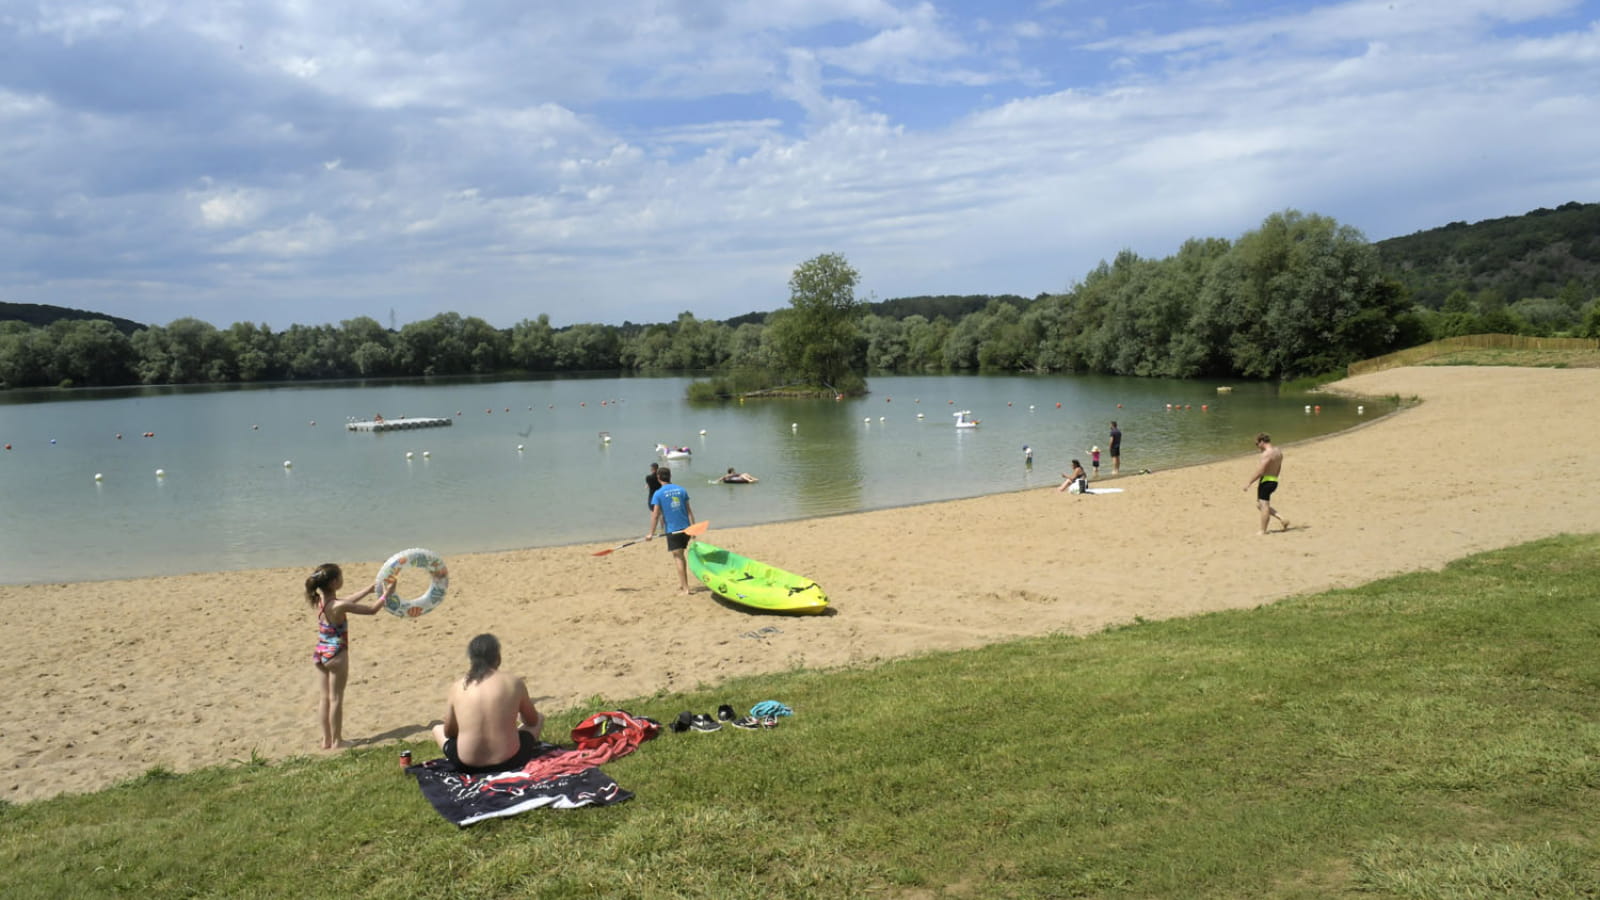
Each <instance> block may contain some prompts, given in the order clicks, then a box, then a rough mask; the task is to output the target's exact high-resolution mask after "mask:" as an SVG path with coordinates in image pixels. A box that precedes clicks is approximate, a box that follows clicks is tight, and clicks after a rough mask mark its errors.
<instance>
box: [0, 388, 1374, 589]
mask: <svg viewBox="0 0 1600 900" xmlns="http://www.w3.org/2000/svg"><path fill="white" fill-rule="evenodd" d="M689 381H690V379H688V378H595V379H560V380H545V381H515V382H454V383H427V384H420V383H416V382H406V383H403V384H361V385H353V384H340V385H331V386H330V385H321V386H293V387H290V386H283V387H271V388H239V389H177V388H161V389H151V388H145V389H127V390H107V391H99V392H88V391H77V392H71V393H62V392H54V391H46V392H18V391H13V392H9V393H0V444H7V443H9V444H10V445H11V446H12V449H11V450H9V451H3V452H0V509H3V510H4V513H5V515H6V518H7V520H8V521H7V523H6V526H5V528H4V529H3V530H0V582H6V583H19V582H29V583H31V582H48V581H81V580H97V579H106V578H123V577H133V576H142V575H156V574H171V573H180V572H192V571H217V570H227V569H238V568H254V567H266V566H310V565H314V564H315V563H318V562H322V561H324V560H334V561H345V560H360V559H379V558H383V557H386V556H388V555H389V554H390V553H393V552H394V551H396V550H401V549H404V548H406V547H412V546H424V547H429V548H431V549H433V550H436V551H438V552H440V553H442V554H445V555H446V556H448V555H450V554H453V553H463V552H467V551H480V550H494V549H505V548H515V547H531V546H550V545H560V544H572V543H579V542H590V541H597V542H610V541H618V542H620V541H621V540H624V539H628V538H631V537H636V536H638V535H640V534H643V533H644V531H645V528H646V526H647V524H648V522H649V514H648V512H647V510H646V508H645V488H644V473H645V471H646V469H647V468H648V466H649V463H650V462H652V461H654V460H655V459H656V456H655V450H654V448H655V445H656V444H657V443H665V444H669V445H673V446H678V445H684V446H688V447H691V448H692V449H693V451H694V455H693V457H692V459H691V460H689V461H687V462H685V461H676V460H675V461H673V463H672V466H673V469H674V470H675V472H676V473H677V474H678V476H679V477H678V478H677V479H676V480H677V481H678V483H679V484H682V485H684V486H685V487H687V488H688V490H689V492H690V495H691V497H692V502H693V504H694V509H695V513H696V514H697V516H698V517H699V518H702V519H711V520H713V521H714V522H715V524H716V525H718V526H724V527H726V526H734V525H746V524H754V523H759V522H770V521H779V520H789V519H798V518H807V517H812V516H824V515H833V514H837V513H845V512H853V511H858V510H864V509H875V508H882V507H889V506H902V505H908V504H914V503H924V502H929V501H934V500H947V499H953V498H957V497H970V496H976V495H980V494H993V493H999V492H1005V491H1014V490H1020V489H1023V488H1029V487H1042V486H1045V485H1054V484H1057V483H1059V478H1058V477H1057V475H1058V473H1060V472H1061V471H1062V469H1063V468H1064V467H1066V466H1067V465H1068V463H1069V460H1070V459H1071V458H1073V457H1077V458H1080V459H1082V460H1083V462H1084V466H1085V468H1087V467H1088V465H1089V454H1088V452H1087V450H1088V448H1089V447H1090V446H1092V445H1094V444H1099V445H1100V447H1101V449H1102V450H1105V449H1106V445H1107V440H1106V433H1107V431H1108V429H1109V425H1108V423H1109V420H1111V419H1113V418H1114V419H1117V420H1118V421H1119V422H1120V423H1121V426H1122V431H1123V434H1124V438H1123V469H1124V472H1125V473H1126V472H1128V471H1129V470H1132V471H1138V470H1139V469H1144V468H1148V469H1164V468H1170V467H1172V466H1176V465H1183V464H1188V463H1195V462H1201V461H1204V460H1207V459H1214V458H1218V457H1222V456H1236V455H1239V454H1243V453H1247V452H1250V451H1251V450H1252V447H1251V443H1250V438H1251V437H1252V436H1253V435H1254V434H1255V432H1256V431H1259V430H1265V431H1269V432H1271V433H1272V434H1273V436H1274V438H1276V439H1277V440H1278V441H1280V442H1290V441H1294V440H1298V439H1301V438H1305V437H1310V436H1313V435H1317V434H1324V433H1327V432H1331V431H1336V430H1339V429H1342V428H1346V427H1348V426H1350V425H1353V424H1355V423H1356V422H1358V421H1360V420H1361V419H1362V418H1371V417H1374V416H1376V415H1380V414H1382V413H1386V412H1388V411H1390V410H1389V407H1388V405H1387V404H1382V405H1380V404H1377V403H1375V402H1370V401H1368V402H1366V410H1365V415H1364V416H1363V415H1360V414H1358V413H1357V411H1356V403H1355V402H1354V401H1346V400H1342V399H1340V398H1337V397H1330V396H1323V395H1317V396H1315V397H1308V396H1305V395H1296V396H1289V395H1284V396H1279V394H1278V392H1277V391H1276V389H1275V388H1273V387H1271V386H1268V385H1253V384H1238V383H1235V384H1234V391H1233V393H1231V394H1218V393H1217V392H1216V387H1217V383H1216V382H1198V381H1167V380H1152V379H1133V378H1110V377H1069V376H1041V377H1029V376H987V375H986V376H905V377H875V378H872V379H871V388H872V393H871V394H870V395H868V396H867V397H865V398H862V399H855V400H848V401H844V402H830V401H815V400H763V401H759V402H757V401H751V402H747V403H744V404H738V403H731V404H712V405H699V404H691V403H689V402H688V401H686V400H685V399H684V393H685V390H686V388H687V385H688V384H689ZM63 398H70V399H63ZM1119 403H1120V404H1122V407H1121V408H1118V404H1119ZM1169 403H1170V404H1178V405H1189V406H1192V409H1189V410H1186V411H1169V410H1168V409H1167V404H1169ZM1306 403H1317V404H1321V407H1322V409H1321V412H1320V413H1318V414H1309V415H1308V414H1307V413H1306V412H1305V411H1304V406H1305V404H1306ZM1057 404H1059V408H1058V406H1057ZM1202 404H1204V405H1207V406H1209V407H1210V409H1209V410H1207V411H1202V409H1201V406H1202ZM961 409H970V410H971V411H972V415H973V416H974V417H975V418H977V419H979V420H981V422H982V425H981V426H980V427H979V428H977V429H975V430H967V429H956V428H955V427H954V421H955V420H954V417H953V416H952V415H951V413H952V412H953V411H955V410H961ZM458 412H459V413H460V415H459V416H458V415H457V413H458ZM374 413H382V414H383V415H385V416H387V417H390V418H393V417H397V416H401V415H409V416H449V417H451V418H452V419H453V421H454V423H455V424H454V425H453V426H452V427H449V428H436V429H426V430H420V431H405V432H390V433H385V434H361V433H355V432H348V431H346V430H345V428H344V423H345V422H346V420H347V419H350V418H361V419H365V418H370V417H371V416H372V415H373V414H374ZM918 413H921V414H922V415H923V418H922V419H918V418H917V414H918ZM312 422H315V424H314V425H313V424H311V423H312ZM147 431H149V432H154V433H155V437H153V438H145V437H141V435H142V434H143V433H144V432H147ZM702 431H704V434H702V433H701V432H702ZM118 432H120V433H121V434H122V438H121V439H120V440H119V439H117V438H116V436H115V435H116V434H117V433H118ZM600 432H609V433H610V435H611V441H610V442H609V443H605V442H603V441H601V440H600ZM519 444H521V445H523V447H524V449H523V450H522V451H520V452H519V451H518V450H517V446H518V445H519ZM1024 444H1027V445H1030V446H1031V447H1032V448H1033V452H1034V465H1033V466H1032V467H1031V468H1028V467H1026V466H1024V464H1023V454H1022V447H1023V445H1024ZM407 452H410V453H412V454H413V456H412V458H410V459H407V458H406V454H407ZM425 452H426V453H427V454H429V455H427V456H424V453H425ZM286 460H287V461H290V462H292V463H293V465H292V467H289V468H285V467H284V465H283V464H284V462H285V461H286ZM728 466H735V467H737V468H738V469H739V470H740V471H748V472H751V473H754V474H756V475H758V476H760V478H761V482H760V483H759V484H756V485H721V484H717V485H713V484H708V483H707V482H708V480H709V479H712V478H715V477H716V476H718V475H720V474H721V473H722V472H723V471H725V470H726V468H727V467H728ZM157 469H163V470H165V472H166V475H165V477H161V478H158V477H156V475H155V471H156V470H157ZM1103 470H1104V471H1105V472H1106V473H1107V474H1109V472H1110V458H1109V456H1107V457H1106V458H1105V460H1104V464H1103ZM96 473H100V474H101V475H102V478H103V480H101V481H96V480H95V477H94V476H95V474H96ZM1240 477H1241V479H1242V478H1243V473H1241V476H1240Z"/></svg>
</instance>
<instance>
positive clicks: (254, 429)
mask: <svg viewBox="0 0 1600 900" xmlns="http://www.w3.org/2000/svg"><path fill="white" fill-rule="evenodd" d="M250 430H251V431H260V430H261V426H260V425H251V426H250ZM117 437H122V435H120V434H119V435H117Z"/></svg>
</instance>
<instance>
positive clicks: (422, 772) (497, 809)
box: [406, 712, 661, 828]
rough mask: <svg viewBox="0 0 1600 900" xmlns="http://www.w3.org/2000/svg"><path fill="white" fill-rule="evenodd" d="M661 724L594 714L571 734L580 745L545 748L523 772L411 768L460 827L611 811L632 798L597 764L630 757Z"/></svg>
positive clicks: (439, 764)
mask: <svg viewBox="0 0 1600 900" xmlns="http://www.w3.org/2000/svg"><path fill="white" fill-rule="evenodd" d="M660 729H661V726H660V724H659V723H657V722H655V721H653V720H650V719H645V718H635V717H634V716H631V715H629V714H628V713H625V712H604V713H596V714H595V715H593V716H590V717H589V718H587V719H585V720H584V721H583V722H582V723H580V724H579V725H578V726H577V727H576V728H574V729H573V730H572V734H573V739H574V740H575V741H577V743H578V746H577V747H576V748H574V749H564V748H562V747H558V746H556V745H555V744H541V745H540V752H539V754H538V755H537V756H535V757H534V758H533V759H531V760H529V761H528V763H527V764H526V765H524V766H523V767H522V768H520V769H510V770H507V771H504V772H468V771H465V770H463V769H462V768H461V767H460V766H457V765H456V764H455V763H452V762H451V761H450V760H448V759H444V758H442V757H441V758H439V759H430V760H428V761H426V762H424V763H422V764H420V765H415V766H410V767H408V768H407V769H406V771H407V772H408V773H410V774H411V775H413V776H415V777H416V779H417V786H418V787H419V788H421V790H422V796H424V797H426V798H427V800H428V802H429V803H430V804H432V805H433V808H434V810H435V811H436V812H438V813H439V815H441V816H443V817H444V818H445V819H447V820H449V821H451V822H453V823H455V824H456V825H457V826H459V827H461V828H465V827H467V826H468V825H473V824H476V823H478V822H482V821H483V820H485V819H498V818H505V817H506V816H514V815H517V814H518V813H523V812H527V811H528V810H530V809H544V808H549V809H581V808H583V807H585V806H610V805H612V804H613V803H622V802H624V801H626V800H630V799H632V797H633V792H632V791H627V790H624V789H623V788H622V787H621V786H619V785H618V784H617V783H616V782H615V781H614V780H612V779H611V777H610V776H608V775H606V774H605V773H604V772H602V771H600V767H599V765H598V764H599V763H602V762H609V761H610V760H613V759H616V758H618V757H620V756H626V755H627V754H629V753H632V752H633V751H634V750H636V749H638V747H639V745H640V744H642V743H644V742H645V741H648V740H650V739H651V738H654V737H655V736H656V735H657V734H658V733H659V732H660Z"/></svg>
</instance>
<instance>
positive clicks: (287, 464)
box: [283, 459, 294, 469]
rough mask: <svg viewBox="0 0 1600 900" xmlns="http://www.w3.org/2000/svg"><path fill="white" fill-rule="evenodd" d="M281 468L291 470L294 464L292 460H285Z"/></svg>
mask: <svg viewBox="0 0 1600 900" xmlns="http://www.w3.org/2000/svg"><path fill="white" fill-rule="evenodd" d="M283 467H284V468H285V469H292V468H294V462H293V461H292V460H287V459H286V460H284V461H283Z"/></svg>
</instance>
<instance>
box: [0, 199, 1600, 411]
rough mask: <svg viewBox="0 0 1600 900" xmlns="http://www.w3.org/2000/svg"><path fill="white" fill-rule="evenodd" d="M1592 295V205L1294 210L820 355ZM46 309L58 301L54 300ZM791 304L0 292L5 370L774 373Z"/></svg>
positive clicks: (1035, 344) (1556, 305) (1422, 321)
mask: <svg viewBox="0 0 1600 900" xmlns="http://www.w3.org/2000/svg"><path fill="white" fill-rule="evenodd" d="M819 261H831V262H833V263H836V264H837V265H838V266H839V267H841V268H839V269H838V270H837V271H842V272H846V273H848V274H849V275H850V276H851V278H853V277H854V272H853V270H850V269H849V267H848V263H847V262H845V261H844V259H843V258H842V257H837V258H835V256H834V255H832V254H829V255H825V256H824V257H819V258H818V260H813V261H811V262H810V263H806V264H803V265H802V266H801V267H800V268H798V269H797V270H796V273H797V276H799V275H801V274H802V273H804V272H805V271H806V267H807V266H810V265H812V264H814V263H817V262H819ZM792 286H793V285H792ZM1597 295H1600V204H1579V203H1569V204H1566V205H1563V206H1561V207H1559V208H1557V209H1554V210H1545V209H1540V210H1535V211H1533V212H1531V213H1528V214H1526V215H1523V216H1516V217H1510V218H1504V219H1493V220H1488V221H1485V222H1479V223H1476V224H1473V225H1466V224H1463V223H1459V222H1457V223H1451V224H1449V225H1446V226H1444V227H1442V228H1437V229H1433V230H1430V231H1424V232H1418V233H1417V234H1413V235H1409V236H1406V237H1400V238H1393V239H1390V240H1386V241H1381V242H1378V243H1376V244H1373V243H1369V242H1368V241H1367V240H1366V239H1365V237H1364V236H1362V235H1361V233H1360V232H1359V231H1357V230H1355V229H1354V228H1351V227H1349V226H1345V225H1340V224H1339V223H1337V222H1335V221H1334V220H1332V219H1330V218H1328V217H1325V216H1320V215H1316V214H1304V213H1300V212H1297V211H1294V210H1288V211H1285V212H1281V213H1274V214H1272V215H1271V216H1268V217H1267V218H1266V220H1265V221H1263V222H1262V224H1261V226H1260V227H1259V228H1257V229H1255V230H1253V231H1250V232H1247V233H1245V234H1244V235H1241V236H1240V237H1239V238H1238V239H1236V240H1232V241H1229V240H1226V239H1223V238H1193V239H1190V240H1189V241H1187V242H1186V243H1185V244H1184V245H1183V246H1182V247H1181V248H1180V249H1179V250H1178V252H1177V253H1175V254H1173V255H1171V256H1168V257H1165V258H1162V259H1148V258H1143V257H1140V256H1138V255H1137V254H1135V253H1132V252H1131V251H1123V252H1121V253H1119V254H1117V255H1116V256H1115V257H1114V258H1113V259H1111V260H1110V261H1106V262H1102V263H1101V264H1100V265H1098V266H1096V267H1095V268H1094V269H1093V270H1092V271H1090V272H1088V273H1087V274H1086V275H1084V276H1083V278H1082V280H1081V281H1078V282H1076V283H1074V284H1072V285H1071V286H1070V287H1069V288H1068V289H1067V290H1066V291H1063V292H1061V293H1056V294H1041V295H1039V296H1038V297H1034V298H1031V299H1029V298H1024V297H1018V296H1012V295H1006V296H932V297H906V298H898V299H893V300H885V301H877V302H860V303H856V302H854V301H853V300H852V301H851V302H850V303H848V304H847V305H848V307H849V310H850V319H849V322H848V323H846V325H845V326H843V327H844V331H842V332H840V333H839V334H838V335H837V336H836V340H834V341H832V342H830V354H831V356H830V360H829V361H828V362H827V364H828V365H830V366H834V365H843V366H844V367H845V368H847V369H848V370H850V371H854V372H871V371H882V372H924V371H963V370H967V371H973V370H986V371H1028V372H1098V373H1108V374H1117V375H1145V376H1171V377H1180V378H1187V377H1197V376H1219V377H1245V378H1262V379H1287V378H1294V377H1299V376H1302V375H1315V374H1321V373H1325V372H1330V371H1334V370H1336V369H1338V368H1339V367H1341V366H1343V365H1346V364H1348V363H1350V362H1352V361H1355V360H1358V359H1364V358H1367V357H1371V356H1376V355H1379V354H1382V353H1385V352H1388V351H1390V350H1395V349H1399V348H1402V347H1407V346H1411V345H1413V344H1417V343H1421V342H1424V341H1427V340H1430V339H1433V338H1436V337H1445V336H1450V335H1456V334H1469V333H1480V332H1505V333H1521V334H1578V335H1588V336H1596V335H1600V310H1597V308H1596V297H1597ZM797 296H800V294H797ZM796 303H797V307H798V305H799V301H798V300H797V301H796ZM41 310H42V311H44V312H43V313H41ZM51 310H58V311H60V313H61V314H59V315H55V316H54V317H53V318H49V316H50V311H51ZM22 312H25V313H26V315H20V314H17V313H22ZM796 312H797V311H796V310H776V311H773V312H770V313H751V314H749V315H745V316H740V317H737V318H734V319H730V320H727V321H720V322H719V321H711V320H701V319H697V318H696V317H695V316H694V315H692V314H691V313H688V312H684V313H681V314H680V315H679V316H678V317H677V319H676V320H674V321H672V322H664V323H656V324H635V323H632V322H627V323H624V324H623V325H621V326H615V325H601V324H577V325H571V326H567V327H561V328H557V327H554V326H552V325H551V324H550V319H549V316H548V315H539V316H537V317H535V318H532V319H523V320H522V321H520V322H517V323H516V324H515V325H513V326H511V327H510V328H503V329H502V328H495V327H493V326H491V325H490V324H489V323H487V322H485V321H484V320H482V319H479V318H477V317H473V316H461V315H459V314H457V313H454V312H446V313H440V314H439V315H436V316H434V317H432V318H430V319H426V320H423V321H419V322H411V323H409V324H406V325H404V326H403V327H401V328H399V329H397V330H396V329H390V328H386V327H384V326H383V325H382V324H380V323H379V322H378V321H376V320H375V319H372V318H369V317H365V316H362V317H357V318H353V319H347V320H345V321H342V322H340V323H338V324H337V325H332V324H325V325H292V326H290V327H289V328H288V329H286V330H283V331H273V330H272V329H270V328H268V327H267V326H265V325H261V324H255V323H250V322H238V323H234V324H233V325H231V326H229V327H227V328H217V327H215V326H213V325H211V324H209V323H207V322H203V321H201V320H199V319H193V318H184V319H178V320H177V321H174V322H171V323H169V324H167V325H164V326H163V325H148V326H140V325H138V323H132V322H129V321H128V320H125V319H114V318H112V317H107V316H97V315H95V314H93V313H85V312H83V311H79V310H62V309H61V308H59V307H54V308H52V307H39V306H35V305H31V304H0V384H3V385H4V386H6V387H27V386H51V385H64V386H71V385H116V384H138V383H142V384H180V383H206V382H260V381H282V380H304V379H330V378H352V377H391V376H430V375H456V374H499V373H524V372H525V373H538V372H577V371H619V370H621V371H665V370H712V371H722V372H729V373H735V372H741V371H742V372H770V371H773V370H781V369H782V368H783V367H784V366H785V365H788V364H791V363H793V362H794V361H796V360H799V359H801V358H802V357H804V356H805V355H806V352H805V351H806V348H805V346H804V342H805V341H806V340H807V338H806V333H805V331H804V330H803V329H797V328H794V327H792V324H793V321H794V319H793V316H794V315H795V313H796ZM786 318H788V319H789V321H788V322H787V323H786V322H785V319H786ZM130 326H131V327H130ZM835 351H837V352H835ZM813 355H814V354H813Z"/></svg>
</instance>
